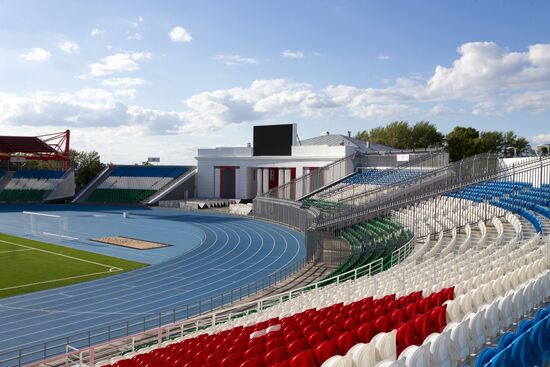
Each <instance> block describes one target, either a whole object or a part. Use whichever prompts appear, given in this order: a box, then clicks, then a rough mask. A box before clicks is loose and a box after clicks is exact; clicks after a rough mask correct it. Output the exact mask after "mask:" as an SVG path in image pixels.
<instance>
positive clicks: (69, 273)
mask: <svg viewBox="0 0 550 367" xmlns="http://www.w3.org/2000/svg"><path fill="white" fill-rule="evenodd" d="M144 266H147V265H146V264H142V263H138V262H135V261H129V260H124V259H119V258H116V257H111V256H105V255H100V254H95V253H92V252H86V251H81V250H75V249H72V248H67V247H63V246H57V245H51V244H48V243H44V242H39V241H33V240H29V239H26V238H21V237H15V236H10V235H6V234H0V298H4V297H11V296H15V295H18V294H24V293H30V292H36V291H40V290H44V289H49V288H57V287H61V286H65V285H69V284H75V283H80V282H86V281H89V280H92V279H98V278H104V277H108V276H111V275H115V274H119V273H122V272H125V271H129V270H134V269H138V268H141V267H144Z"/></svg>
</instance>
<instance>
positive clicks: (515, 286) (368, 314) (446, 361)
mask: <svg viewBox="0 0 550 367" xmlns="http://www.w3.org/2000/svg"><path fill="white" fill-rule="evenodd" d="M449 200H451V201H450V202H451V203H452V204H453V205H451V206H447V203H445V205H442V204H441V203H442V202H443V201H435V200H426V201H424V202H421V203H419V205H418V208H419V211H417V213H416V216H415V217H412V212H411V211H410V210H408V209H404V210H402V211H399V212H395V213H394V214H393V217H392V219H393V221H395V222H402V223H409V222H410V221H411V220H415V221H417V222H423V223H424V224H425V225H426V226H427V227H429V226H433V221H432V220H431V218H432V216H433V212H434V209H435V208H434V205H441V207H439V208H438V210H440V211H445V210H450V211H455V210H457V208H458V207H459V205H458V204H459V203H461V204H462V205H461V206H460V208H461V210H462V211H463V213H464V216H466V217H468V218H469V219H470V220H474V221H475V218H477V217H478V214H479V210H481V208H482V206H483V204H482V203H480V202H477V201H473V200H469V199H464V198H456V197H452V198H449ZM494 209H495V211H496V212H498V213H500V214H502V215H498V216H495V217H493V218H492V220H491V221H490V224H491V225H489V224H487V225H485V223H484V225H483V226H482V225H479V226H477V228H476V229H474V228H470V230H465V231H463V232H461V233H458V232H457V231H456V230H454V229H456V228H454V229H453V231H451V232H452V237H451V239H449V238H446V237H444V236H441V237H439V238H438V239H437V240H436V241H435V240H432V239H431V237H430V236H426V238H425V240H424V241H423V242H422V243H420V244H419V246H417V248H416V249H415V251H414V252H413V254H412V255H411V256H409V258H407V259H406V261H405V262H404V263H403V264H401V265H399V266H396V267H392V268H390V269H388V270H387V271H384V272H381V273H378V274H374V275H373V276H370V277H366V278H360V279H357V280H354V281H351V282H343V283H340V284H335V283H333V284H330V285H327V286H326V287H322V288H316V289H313V290H310V291H309V292H307V293H304V294H302V295H301V296H298V297H296V298H293V299H291V300H287V301H286V302H282V303H280V304H278V305H275V306H272V307H269V308H268V309H266V310H263V311H260V312H258V313H256V314H254V315H250V316H245V317H241V318H237V319H234V320H232V321H229V322H226V323H224V324H221V325H217V326H214V327H211V328H209V329H207V330H206V331H207V332H208V334H204V331H199V332H196V333H192V334H190V335H187V336H184V337H183V338H178V339H175V340H171V341H167V342H165V343H162V344H161V345H160V346H154V347H149V348H145V349H143V350H141V351H137V352H133V353H131V354H129V355H126V356H122V357H115V358H112V359H111V360H110V361H108V363H105V364H104V365H105V366H113V367H115V366H116V367H122V366H153V365H159V364H163V363H164V364H169V365H174V366H177V365H180V364H181V365H184V366H240V367H247V366H290V367H296V366H323V367H328V366H377V367H382V366H451V365H456V363H457V362H460V361H464V360H466V359H467V358H468V357H469V356H470V354H475V353H478V352H479V351H480V350H481V349H482V348H483V347H484V346H485V342H486V340H488V338H491V337H495V336H497V335H498V334H499V333H500V331H501V330H503V329H505V328H509V327H510V326H512V324H513V323H514V322H517V321H519V320H520V319H521V318H522V317H523V315H525V314H526V313H527V312H529V310H531V309H532V308H533V307H534V305H536V304H541V303H543V302H548V297H550V271H549V270H548V269H547V264H546V259H545V255H544V254H545V251H546V249H545V246H542V244H541V235H540V231H539V230H538V228H537V227H536V226H534V225H533V222H531V221H528V219H529V218H524V217H522V216H521V215H520V216H518V214H520V213H517V214H514V213H511V212H510V211H507V210H506V209H504V208H501V207H498V206H495V207H494ZM449 217H450V218H451V217H452V216H449ZM503 219H504V220H503ZM408 221H409V222H408ZM383 223H385V224H387V225H390V224H389V223H388V222H384V221H383ZM365 228H368V227H365ZM374 228H375V227H374V226H373V228H371V231H373V232H374ZM386 228H387V227H386ZM437 229H438V228H435V227H434V228H428V230H430V232H434V233H437ZM354 231H356V229H354ZM380 232H381V231H380ZM374 233H376V232H374ZM474 233H476V234H475V235H474ZM349 234H350V235H351V236H354V237H355V236H356V235H354V234H353V232H351V233H349ZM476 236H477V237H476ZM523 238H526V239H525V240H522V239H523ZM441 239H443V240H441ZM480 244H486V245H484V246H480ZM434 249H435V250H434ZM472 259H475V261H472ZM434 269H439V270H440V271H439V272H438V273H437V275H435V273H434ZM545 320H546V319H545ZM541 325H542V324H541ZM533 328H534V326H533ZM533 328H530V329H529V330H532V329H533ZM539 332H540V331H539ZM525 338H526V337H524V339H525ZM524 344H525V343H524ZM524 344H522V346H523V345H524ZM518 348H519V347H518ZM522 348H523V347H522ZM509 349H510V350H512V349H513V347H510V348H509ZM203 351H205V352H204V353H203ZM485 353H487V352H485ZM517 353H518V355H519V354H521V355H524V354H525V353H523V354H522V353H521V352H517ZM541 353H542V354H541V355H542V356H544V355H546V354H544V353H547V351H545V352H541ZM480 356H481V354H480ZM541 358H542V357H541ZM184 361H185V362H184ZM514 365H527V364H514Z"/></svg>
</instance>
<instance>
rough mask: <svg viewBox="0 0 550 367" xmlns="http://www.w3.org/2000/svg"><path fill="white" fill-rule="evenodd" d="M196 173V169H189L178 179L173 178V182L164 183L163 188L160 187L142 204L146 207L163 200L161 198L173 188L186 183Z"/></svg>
mask: <svg viewBox="0 0 550 367" xmlns="http://www.w3.org/2000/svg"><path fill="white" fill-rule="evenodd" d="M196 173H197V167H194V168H191V169H189V170H187V171H185V172H184V173H182V174H181V175H179V176H178V177H176V178H174V179H173V180H170V182H168V183H166V184H165V185H164V186H162V187H161V188H160V189H158V190H157V191H156V192H155V193H154V194H153V195H151V196H149V197H148V198H146V199H145V200H144V202H145V203H146V204H147V205H151V204H153V203H155V202H157V201H159V200H161V199H162V198H163V196H165V195H167V194H169V193H170V192H171V191H172V190H173V189H174V188H176V187H177V186H178V185H179V184H181V183H182V182H184V181H187V180H188V179H189V177H190V176H193V175H194V174H196Z"/></svg>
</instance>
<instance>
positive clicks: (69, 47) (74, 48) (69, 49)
mask: <svg viewBox="0 0 550 367" xmlns="http://www.w3.org/2000/svg"><path fill="white" fill-rule="evenodd" d="M59 49H60V50H61V51H63V52H65V53H68V54H75V53H78V52H80V48H79V47H78V45H77V44H76V43H74V42H71V41H63V42H61V43H60V44H59Z"/></svg>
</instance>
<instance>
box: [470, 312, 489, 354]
mask: <svg viewBox="0 0 550 367" xmlns="http://www.w3.org/2000/svg"><path fill="white" fill-rule="evenodd" d="M466 320H468V329H469V330H468V331H469V334H470V338H469V342H470V350H471V351H476V350H478V349H480V348H481V347H482V346H483V344H485V325H484V320H483V312H478V313H475V314H474V313H471V314H469V315H467V316H466Z"/></svg>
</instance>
